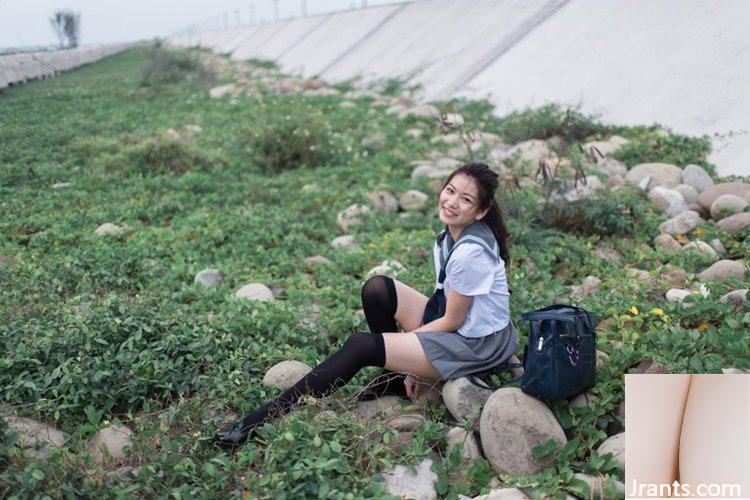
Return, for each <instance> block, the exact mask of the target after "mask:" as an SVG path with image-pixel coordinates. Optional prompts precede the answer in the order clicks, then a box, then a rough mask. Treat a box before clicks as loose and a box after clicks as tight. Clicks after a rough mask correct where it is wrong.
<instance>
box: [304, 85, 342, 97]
mask: <svg viewBox="0 0 750 500" xmlns="http://www.w3.org/2000/svg"><path fill="white" fill-rule="evenodd" d="M340 94H341V92H339V91H338V90H336V89H334V88H333V87H322V88H319V89H312V90H305V91H303V92H302V95H303V96H306V97H328V96H337V95H340Z"/></svg>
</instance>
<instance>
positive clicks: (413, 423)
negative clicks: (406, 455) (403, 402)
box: [383, 413, 427, 432]
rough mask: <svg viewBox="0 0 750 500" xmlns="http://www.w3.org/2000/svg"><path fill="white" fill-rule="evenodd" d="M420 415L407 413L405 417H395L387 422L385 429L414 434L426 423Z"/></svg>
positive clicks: (384, 424)
mask: <svg viewBox="0 0 750 500" xmlns="http://www.w3.org/2000/svg"><path fill="white" fill-rule="evenodd" d="M426 420H427V419H426V418H424V416H422V415H421V414H419V413H405V414H403V415H394V416H393V417H391V418H389V419H388V420H386V421H385V422H383V427H385V428H386V429H394V430H397V431H399V432H413V431H416V430H417V429H419V428H420V427H421V426H422V422H424V421H426Z"/></svg>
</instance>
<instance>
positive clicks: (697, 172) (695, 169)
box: [682, 164, 714, 193]
mask: <svg viewBox="0 0 750 500" xmlns="http://www.w3.org/2000/svg"><path fill="white" fill-rule="evenodd" d="M682 182H683V183H684V184H687V185H688V186H692V187H693V188H695V190H696V191H698V192H699V193H702V192H703V191H705V190H706V189H708V188H710V187H711V186H713V185H714V181H713V180H712V179H711V176H710V175H708V173H707V172H706V171H705V170H703V168H702V167H699V166H698V165H692V164H691V165H686V166H685V168H683V169H682Z"/></svg>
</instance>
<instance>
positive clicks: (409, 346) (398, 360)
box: [383, 332, 442, 380]
mask: <svg viewBox="0 0 750 500" xmlns="http://www.w3.org/2000/svg"><path fill="white" fill-rule="evenodd" d="M383 341H384V343H385V368H386V369H387V370H391V371H395V372H402V373H409V374H411V375H415V376H417V377H419V378H422V379H428V380H439V379H440V378H442V377H441V376H440V373H439V372H438V371H437V370H436V369H435V367H434V366H432V364H431V363H430V361H429V360H428V359H427V355H426V354H425V353H424V350H423V349H422V344H420V343H419V339H418V338H417V335H416V334H415V333H410V332H404V333H384V334H383Z"/></svg>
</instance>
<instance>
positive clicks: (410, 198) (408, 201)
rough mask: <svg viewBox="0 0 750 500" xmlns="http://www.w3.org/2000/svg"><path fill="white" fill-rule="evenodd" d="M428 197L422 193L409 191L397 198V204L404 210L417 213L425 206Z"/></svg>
mask: <svg viewBox="0 0 750 500" xmlns="http://www.w3.org/2000/svg"><path fill="white" fill-rule="evenodd" d="M428 199H429V197H428V196H427V195H426V194H424V193H423V192H422V191H417V190H416V189H410V190H409V191H406V192H405V193H402V194H401V196H399V197H398V204H399V205H400V206H401V208H402V209H404V210H409V211H419V210H422V209H423V208H424V207H425V205H426V204H427V200H428Z"/></svg>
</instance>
